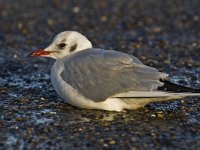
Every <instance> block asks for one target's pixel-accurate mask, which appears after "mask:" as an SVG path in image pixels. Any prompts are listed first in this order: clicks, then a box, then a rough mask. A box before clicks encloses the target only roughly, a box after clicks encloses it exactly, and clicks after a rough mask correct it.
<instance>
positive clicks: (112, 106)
mask: <svg viewBox="0 0 200 150" xmlns="http://www.w3.org/2000/svg"><path fill="white" fill-rule="evenodd" d="M62 70H63V67H62V63H60V62H59V61H56V62H55V63H54V65H53V67H52V70H51V80H52V84H53V86H54V88H55V90H56V92H57V94H58V95H59V96H60V97H61V98H62V99H64V100H66V101H67V102H68V103H69V104H71V105H73V106H76V107H80V108H88V109H103V110H108V111H122V110H124V109H137V108H140V107H143V106H145V105H146V104H148V103H151V102H158V101H166V100H171V99H181V98H183V97H185V96H200V94H199V93H197V94H192V93H166V92H159V91H147V92H135V91H130V92H127V93H121V94H117V95H115V96H113V97H110V98H107V99H106V100H105V101H102V102H95V101H93V100H90V99H87V98H86V97H84V96H83V95H81V94H80V93H79V92H78V91H77V90H76V89H74V88H73V87H72V86H70V85H69V84H67V83H66V82H65V81H64V80H63V79H62V77H61V76H60V74H61V72H62Z"/></svg>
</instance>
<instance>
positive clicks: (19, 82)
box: [0, 0, 200, 149]
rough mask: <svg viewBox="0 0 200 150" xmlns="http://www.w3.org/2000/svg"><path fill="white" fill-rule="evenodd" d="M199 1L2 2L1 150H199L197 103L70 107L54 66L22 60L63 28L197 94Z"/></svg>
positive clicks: (199, 111)
mask: <svg viewBox="0 0 200 150" xmlns="http://www.w3.org/2000/svg"><path fill="white" fill-rule="evenodd" d="M199 6H200V1H199V0H191V1H188V0H167V1H166V0H159V1H155V0H141V1H138V0H123V1H121V0H107V1H106V0H103V1H95V0H35V1H26V0H18V1H13V0H0V12H1V13H0V45H1V47H0V68H1V69H0V95H1V96H0V131H1V132H0V149H9V148H17V149H23V148H27V149H31V148H32V149H35V148H40V149H45V148H50V147H51V148H54V149H56V148H57V149H66V148H80V147H81V148H82V149H93V148H103V147H104V148H113V149H118V148H120V149H122V148H124V149H146V148H148V149H168V148H177V149H188V148H190V149H198V148H199V146H200V136H199V135H200V130H199V128H200V101H199V100H200V99H199V98H192V99H191V98H187V99H184V100H182V101H171V102H166V103H156V104H150V105H148V106H146V107H145V108H143V109H140V110H134V111H127V112H122V113H114V112H104V111H98V110H82V109H78V108H75V107H72V106H70V105H68V104H67V103H66V102H64V101H63V100H61V99H60V98H59V97H58V96H57V94H56V93H55V91H54V89H53V87H52V85H51V81H50V76H49V75H50V69H51V66H52V63H53V62H54V61H53V60H50V59H44V58H27V57H26V56H27V55H28V54H29V53H30V52H31V51H33V50H35V49H38V48H45V47H46V46H47V45H48V44H49V43H50V42H51V40H52V38H53V37H54V36H55V35H56V34H57V33H59V32H61V31H65V30H76V31H79V32H81V33H82V34H83V35H85V36H86V37H87V38H88V39H89V40H90V41H91V42H92V43H93V47H98V48H104V49H114V50H119V51H123V52H126V53H129V54H132V55H134V56H136V57H138V58H139V59H140V60H142V61H143V62H144V63H145V64H147V65H150V66H153V67H157V68H158V69H159V70H160V71H164V72H166V73H169V74H170V76H171V77H172V79H171V80H172V81H173V82H175V83H178V84H181V85H186V86H190V87H196V88H200V76H199V75H200V59H199V56H200V40H199V39H200V29H199V28H200V7H199Z"/></svg>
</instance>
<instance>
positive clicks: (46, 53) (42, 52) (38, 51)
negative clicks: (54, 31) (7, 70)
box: [28, 49, 52, 57]
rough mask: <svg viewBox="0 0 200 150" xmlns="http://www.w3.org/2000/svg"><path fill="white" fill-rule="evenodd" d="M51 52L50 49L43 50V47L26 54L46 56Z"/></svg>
mask: <svg viewBox="0 0 200 150" xmlns="http://www.w3.org/2000/svg"><path fill="white" fill-rule="evenodd" d="M50 53H52V51H45V50H43V49H38V50H35V51H33V52H31V53H30V54H29V55H28V56H30V57H34V56H46V55H49V54H50Z"/></svg>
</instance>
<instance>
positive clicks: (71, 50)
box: [69, 44, 77, 52]
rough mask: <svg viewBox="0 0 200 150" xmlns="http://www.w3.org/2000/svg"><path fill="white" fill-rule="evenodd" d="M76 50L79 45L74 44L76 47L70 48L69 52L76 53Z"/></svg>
mask: <svg viewBox="0 0 200 150" xmlns="http://www.w3.org/2000/svg"><path fill="white" fill-rule="evenodd" d="M76 48H77V44H74V45H72V46H71V47H70V49H69V51H70V52H73V51H75V49H76Z"/></svg>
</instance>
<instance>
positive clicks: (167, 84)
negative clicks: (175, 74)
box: [158, 80, 200, 93]
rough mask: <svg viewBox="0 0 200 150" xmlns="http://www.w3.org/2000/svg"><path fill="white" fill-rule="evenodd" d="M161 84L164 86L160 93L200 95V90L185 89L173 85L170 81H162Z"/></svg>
mask: <svg viewBox="0 0 200 150" xmlns="http://www.w3.org/2000/svg"><path fill="white" fill-rule="evenodd" d="M161 82H163V83H164V85H163V86H161V87H159V88H158V90H159V91H166V92H176V93H185V92H189V93H200V89H193V88H189V87H184V86H181V85H177V84H175V83H172V82H170V81H168V80H161Z"/></svg>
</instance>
